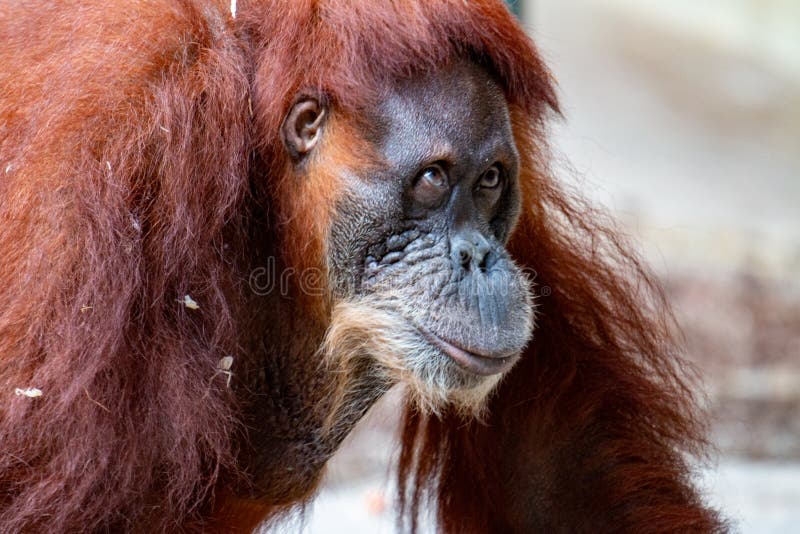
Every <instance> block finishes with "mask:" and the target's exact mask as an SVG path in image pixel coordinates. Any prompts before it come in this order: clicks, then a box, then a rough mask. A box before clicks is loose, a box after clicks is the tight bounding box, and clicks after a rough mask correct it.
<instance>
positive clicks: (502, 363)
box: [418, 327, 519, 376]
mask: <svg viewBox="0 0 800 534" xmlns="http://www.w3.org/2000/svg"><path fill="white" fill-rule="evenodd" d="M418 330H419V331H420V333H421V334H422V336H423V337H424V338H425V339H426V340H427V341H428V343H430V344H431V345H433V346H434V347H436V348H438V349H439V350H441V351H442V352H443V353H444V354H446V355H447V356H449V357H450V359H452V360H453V361H454V362H455V363H456V364H457V365H458V366H459V367H461V368H462V369H464V370H465V371H469V372H470V373H473V374H476V375H481V376H491V375H496V374H500V373H504V372H506V371H508V370H509V369H511V367H512V366H513V365H514V364H515V363H516V361H517V360H518V359H519V354H504V355H498V356H488V355H484V354H475V353H474V352H471V351H469V350H466V349H463V348H461V347H458V346H456V345H454V344H453V343H451V342H449V341H445V340H444V339H442V338H440V337H439V336H437V335H436V334H433V333H432V332H430V331H428V330H426V329H424V328H419V327H418Z"/></svg>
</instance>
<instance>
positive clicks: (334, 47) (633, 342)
mask: <svg viewBox="0 0 800 534" xmlns="http://www.w3.org/2000/svg"><path fill="white" fill-rule="evenodd" d="M0 44H2V46H0V65H2V68H0V258H1V259H0V356H1V357H2V366H0V396H2V397H3V401H2V403H0V532H31V531H37V532H54V531H62V532H73V531H83V532H91V531H120V530H129V531H154V532H156V531H178V530H180V531H188V530H199V529H208V528H210V525H212V523H210V521H211V520H213V519H214V517H215V516H216V517H217V518H219V517H223V516H224V517H226V518H228V519H229V520H231V521H232V523H221V525H222V526H220V523H217V524H216V525H217V526H219V528H220V529H221V530H227V529H239V530H247V529H249V528H252V527H253V526H255V525H256V524H257V523H258V522H259V521H261V520H262V519H264V518H265V517H268V516H269V515H270V514H275V513H277V512H278V511H280V510H283V509H285V507H286V506H291V505H292V504H293V503H298V502H299V503H302V502H303V500H304V499H307V498H309V497H310V496H311V494H312V492H313V488H314V483H313V482H314V481H316V480H318V478H319V475H318V472H317V471H319V470H317V471H315V472H314V473H312V474H311V475H309V477H310V478H309V480H311V481H312V483H308V484H306V485H299V483H298V482H297V480H299V479H297V478H293V477H296V476H299V475H297V474H296V473H295V474H290V473H288V472H287V471H286V470H285V469H284V470H283V471H280V473H282V475H280V476H278V475H275V476H274V477H272V478H270V479H269V480H268V481H267V485H268V486H270V487H272V488H273V489H274V490H275V493H274V495H278V496H279V497H274V498H272V500H269V499H267V500H264V499H262V501H258V500H257V499H255V498H254V499H253V500H247V499H246V498H244V499H243V500H238V501H236V502H237V503H238V504H237V505H236V506H233V505H231V506H227V505H226V503H227V502H228V501H227V500H226V499H227V498H228V497H226V496H227V495H235V496H239V495H246V493H247V492H243V491H240V490H239V489H238V488H243V487H244V488H247V487H250V484H251V482H252V481H253V480H254V479H256V478H257V477H258V476H259V473H260V472H266V473H272V472H271V471H268V470H258V469H255V468H249V467H248V468H247V469H245V467H244V465H245V463H246V462H245V460H246V459H247V458H248V455H250V456H256V455H257V451H260V452H258V454H260V455H261V456H260V457H259V458H260V460H259V461H260V462H262V463H257V462H256V463H255V464H253V465H257V466H264V465H266V466H269V465H274V464H280V462H282V461H283V458H284V457H283V456H281V455H280V454H279V451H278V449H275V450H273V449H269V448H268V449H267V450H261V449H263V447H259V444H260V443H272V441H269V440H266V439H262V438H258V439H257V438H256V436H255V434H254V430H253V429H254V427H255V426H256V424H255V423H254V421H255V422H257V423H258V425H260V426H261V427H263V428H261V431H262V432H263V433H265V434H266V435H270V433H271V432H272V433H274V434H275V435H280V433H281V432H284V431H285V432H290V431H295V432H300V431H306V430H308V432H309V434H314V432H315V431H316V429H315V428H314V427H310V426H309V427H305V426H303V425H302V424H300V425H299V426H298V425H297V424H293V420H292V419H291V418H288V417H285V416H284V415H283V414H284V412H282V411H280V410H278V409H277V408H273V407H272V406H273V404H267V401H266V400H264V399H267V398H268V399H269V400H270V402H273V403H277V404H274V406H277V405H278V404H280V406H283V404H281V403H279V402H278V401H284V400H285V401H286V402H287V403H288V402H289V401H291V402H300V403H302V402H306V403H309V404H307V407H309V409H310V407H313V406H316V405H315V404H313V403H314V402H316V397H314V396H313V394H316V393H313V394H312V393H308V395H312V396H310V397H307V398H306V397H303V395H304V394H305V393H306V392H316V391H317V387H316V386H317V385H318V383H323V382H324V381H325V380H330V378H329V377H330V372H329V371H324V370H323V371H318V368H319V365H318V363H319V362H317V361H315V358H317V357H318V355H319V350H318V349H319V347H320V346H321V345H322V344H323V334H324V330H325V327H326V326H327V325H328V324H329V322H330V316H331V310H330V309H329V306H328V302H327V300H326V299H325V298H320V297H303V296H301V295H294V296H296V297H297V298H296V299H295V300H291V302H290V303H284V304H282V305H283V306H284V307H282V308H280V312H276V311H274V308H275V302H274V301H272V300H258V299H254V298H253V297H252V294H251V292H250V290H249V288H247V286H246V284H247V280H248V277H249V274H250V273H251V272H252V271H253V268H254V267H256V266H257V265H259V263H258V261H260V259H259V253H260V252H259V251H262V250H264V249H268V250H276V251H279V252H280V260H281V262H282V264H283V265H289V266H293V267H296V268H303V267H308V266H313V267H318V268H322V269H324V254H325V250H324V248H325V233H326V229H327V224H328V222H329V221H330V219H331V217H332V216H333V211H334V208H333V206H335V205H336V200H337V198H336V197H337V191H338V190H337V187H338V184H337V183H336V181H335V180H332V179H327V178H326V176H327V175H326V174H325V173H319V174H317V175H316V176H317V177H316V179H314V180H310V181H304V182H302V183H299V181H298V179H297V178H298V176H297V175H296V174H295V173H294V171H293V170H292V167H291V165H290V164H289V161H288V160H287V155H286V153H285V150H284V149H283V146H282V145H281V142H280V138H279V135H278V132H279V128H280V124H281V121H282V120H283V117H284V115H285V113H286V111H287V110H288V108H289V106H290V104H291V102H292V100H293V99H294V98H295V95H296V94H298V92H301V91H313V92H315V93H317V94H320V95H324V96H325V98H326V99H327V101H328V102H329V103H330V106H331V108H332V109H333V112H334V113H335V114H338V116H344V117H352V118H354V120H355V119H356V118H357V117H358V116H359V112H360V110H363V109H366V108H369V107H370V106H372V105H373V104H374V103H375V99H376V96H377V95H379V94H380V92H381V90H382V89H383V88H385V87H386V86H387V85H388V84H392V83H394V81H395V80H398V79H401V78H406V77H408V76H412V75H414V74H415V73H418V72H422V71H427V70H430V69H434V68H437V67H439V66H442V65H445V64H447V63H448V62H451V61H453V60H455V59H456V58H470V59H472V60H474V61H478V62H480V63H481V64H482V65H484V66H485V68H487V69H488V70H490V72H492V74H493V75H494V76H495V77H496V79H497V80H498V82H499V83H500V85H501V87H502V88H503V90H504V92H505V94H506V97H507V100H508V102H509V106H510V107H511V108H512V112H513V114H514V118H515V127H516V138H517V144H518V148H519V149H520V152H521V154H522V157H523V163H524V165H523V169H524V171H523V176H522V177H521V181H522V194H523V199H524V209H523V213H522V214H521V218H520V225H519V226H518V228H517V230H516V232H515V234H514V236H513V239H512V247H511V251H512V254H513V255H514V257H515V259H516V260H517V261H518V262H519V263H520V264H522V265H524V266H526V267H528V268H530V269H534V270H535V272H536V273H537V277H536V283H537V284H538V286H539V287H543V286H547V287H548V288H550V289H551V290H552V294H551V295H550V296H548V297H546V298H542V299H540V308H539V312H540V320H539V321H538V330H537V333H536V335H535V337H534V339H533V341H532V343H531V344H530V346H529V349H528V350H527V352H526V354H525V355H524V357H523V359H522V361H521V362H520V363H519V364H518V365H517V366H516V367H515V368H514V369H513V371H512V372H511V374H510V375H509V376H507V377H506V378H505V379H504V381H503V382H502V383H501V384H500V386H499V387H498V389H497V390H496V392H495V393H494V394H493V395H492V397H491V401H490V403H489V405H488V411H487V413H486V415H485V418H484V421H483V422H479V421H477V420H469V421H467V422H465V420H464V418H463V413H462V412H463V410H459V409H456V408H452V409H451V408H441V407H440V409H439V410H438V413H433V412H436V410H421V409H419V408H420V407H425V406H429V405H431V404H435V405H439V403H438V401H435V400H433V401H432V400H431V397H432V396H433V397H435V396H436V392H435V391H431V390H429V389H427V390H426V389H425V388H424V387H421V388H417V390H418V392H421V393H419V394H418V395H416V396H415V399H414V400H413V401H411V402H410V404H409V406H408V408H407V410H406V417H405V423H404V435H403V453H402V455H401V459H400V470H399V473H400V482H401V487H402V488H403V490H402V492H401V493H402V495H401V496H402V497H403V499H402V505H403V506H402V507H401V508H402V510H401V513H402V514H403V517H404V518H405V524H406V525H407V526H412V527H413V525H414V516H415V514H416V512H417V510H418V508H419V506H420V505H421V503H422V499H423V498H424V497H425V495H435V496H436V497H438V498H437V500H436V502H437V506H438V517H439V520H440V523H441V526H442V528H443V529H445V530H446V531H449V532H487V531H508V530H518V531H531V530H532V529H537V528H538V529H540V530H543V531H553V530H559V529H560V530H564V531H571V532H576V531H592V532H596V531H611V530H614V531H630V532H636V531H638V532H688V531H703V532H707V531H712V530H715V529H720V528H722V527H721V526H720V525H721V524H720V523H719V521H718V519H717V517H716V515H715V514H714V513H713V512H712V511H709V510H708V509H706V508H705V507H704V506H703V505H702V503H701V502H700V501H699V497H698V495H697V494H696V492H695V490H694V489H693V487H692V486H691V483H690V480H689V475H690V471H689V468H688V463H687V460H686V458H685V457H684V455H683V453H685V452H688V453H699V452H701V451H702V449H703V445H704V442H703V440H702V435H703V434H702V432H703V425H702V424H701V421H700V420H699V419H698V416H697V411H696V410H697V409H696V405H695V401H694V398H693V395H692V387H691V382H690V381H688V379H687V375H686V373H685V372H684V371H683V369H685V366H684V365H683V364H682V362H681V360H680V359H679V358H678V356H677V355H676V344H675V341H674V340H673V339H672V337H671V334H670V332H671V330H670V317H669V313H668V311H667V307H666V305H665V303H664V301H663V297H662V295H661V293H660V290H659V289H658V287H657V285H656V284H655V283H654V282H653V281H652V279H651V278H650V276H649V275H648V274H647V272H646V271H645V270H644V269H643V268H642V267H641V264H640V263H639V260H638V259H637V258H636V257H635V256H633V255H632V254H631V253H629V252H628V248H627V246H626V245H625V244H624V242H622V241H621V240H620V238H619V237H618V236H617V234H616V233H615V232H613V231H611V230H608V229H607V228H606V227H605V226H603V225H602V222H601V221H602V218H601V217H598V215H597V214H596V213H595V212H593V211H591V210H589V209H587V208H586V206H584V205H582V204H581V203H580V202H578V201H576V200H575V197H574V196H573V195H570V194H568V193H565V192H564V191H563V190H562V189H561V188H560V187H559V186H558V185H557V184H555V183H554V182H553V180H552V179H551V178H550V177H549V175H548V173H547V168H546V165H545V163H544V162H545V161H546V152H545V150H544V145H543V144H542V143H543V141H542V139H543V127H544V121H545V119H546V115H547V110H549V109H556V108H557V104H556V99H555V96H554V90H553V86H552V80H551V79H550V76H549V75H548V73H547V70H546V69H545V67H544V66H543V64H542V62H541V60H540V59H539V56H538V55H537V53H536V51H535V49H534V47H533V45H532V44H531V43H530V41H529V40H528V39H527V37H526V36H525V35H524V33H523V31H522V30H521V29H520V27H519V26H518V25H517V24H516V22H515V21H514V19H513V17H512V16H511V15H510V14H509V13H508V11H507V10H506V8H505V7H504V6H503V5H502V3H501V2H499V1H495V0H470V1H464V0H426V1H420V2H416V1H407V2H395V1H392V2H389V1H387V2H362V1H354V0H292V1H288V0H249V1H247V0H242V1H240V2H238V5H237V12H236V17H235V19H234V18H232V17H231V12H230V5H229V2H228V1H227V0H226V1H222V0H220V1H213V0H181V1H174V0H127V1H116V2H108V1H103V2H100V1H85V0H81V1H78V0H65V1H61V2H48V1H41V0H40V1H27V2H4V3H2V5H0ZM356 122H357V121H356ZM358 143H359V141H358V140H354V141H342V146H341V147H340V151H341V154H339V155H338V156H337V157H340V158H350V159H351V160H353V161H358V160H359V154H361V153H363V151H362V150H361V149H360V147H359V145H358ZM361 160H362V161H363V158H361ZM363 164H364V165H366V164H368V163H367V162H363ZM265 214H266V215H265ZM265 221H266V222H265ZM295 290H296V288H295ZM186 295H189V296H190V300H186V299H185V296H186ZM191 302H196V303H197V305H198V306H199V307H197V308H196V309H195V306H193V305H190V306H187V303H191ZM337 313H358V312H357V311H356V312H353V311H352V310H351V311H350V312H348V311H347V310H339V311H337ZM281 314H283V315H281ZM253 317H266V318H268V319H273V320H272V321H268V320H265V321H264V322H262V323H259V322H258V321H256V320H254V319H252V318H253ZM376 320H380V318H377V319H376ZM387 320H388V319H387ZM276 321H282V322H278V323H277V324H279V327H275V328H279V330H278V332H277V333H276V335H275V336H273V338H271V339H269V340H268V341H271V342H272V341H274V344H272V345H270V344H267V343H266V342H264V343H259V342H257V341H256V340H258V339H259V338H260V336H262V335H264V332H265V331H267V330H262V327H263V325H264V324H272V323H276ZM388 321H389V323H390V322H391V321H390V320H388ZM287 325H292V326H297V325H300V326H301V327H302V329H301V330H299V331H298V330H287V328H288V326H287ZM309 325H311V326H309ZM378 326H379V325H378ZM306 327H307V328H306ZM376 328H377V326H376ZM280 329H283V330H280ZM287 332H295V333H296V332H300V334H299V335H296V337H297V338H298V339H299V340H300V341H301V342H302V343H303V344H305V345H308V346H309V347H311V349H309V350H307V351H305V352H302V351H300V350H299V349H297V350H296V351H295V352H296V353H297V354H292V359H291V360H289V359H281V358H282V357H283V358H286V357H287V355H286V354H282V353H280V351H278V350H277V349H275V348H274V347H276V346H277V347H280V346H281V345H279V344H278V343H279V342H281V340H278V339H277V337H278V336H279V335H280V336H282V337H283V338H285V337H287V336H288V334H287ZM330 335H331V336H333V337H329V339H333V338H334V337H336V335H337V333H336V332H335V331H333V332H332V333H331V334H330ZM393 335H394V334H393ZM351 341H352V342H355V343H358V342H360V341H359V340H357V339H353V340H351ZM379 341H380V340H379V339H377V340H374V339H373V340H372V341H370V343H373V342H375V343H377V342H379ZM394 346H396V343H395V344H394ZM410 348H411V347H410ZM229 357H232V358H233V359H232V361H231V360H230V359H226V358H229ZM264 362H270V363H269V365H265V364H264ZM290 365H296V366H305V367H304V368H303V372H299V371H296V372H295V371H293V372H292V373H289V372H288V371H287V374H286V375H285V376H288V377H295V378H293V379H292V380H295V379H296V380H297V381H298V382H297V383H293V382H292V383H285V384H281V383H280V381H281V380H284V378H283V377H284V375H281V374H277V372H275V373H271V370H275V369H281V370H283V369H284V367H282V366H290ZM265 369H266V371H265ZM221 371H225V372H230V373H232V375H233V377H234V380H233V383H232V385H231V386H230V387H228V378H230V376H229V375H227V374H226V373H223V372H221ZM259 372H260V373H261V378H258V376H259ZM265 373H266V377H265V376H264V374H265ZM313 373H317V374H316V375H315V374H313ZM320 373H321V374H320ZM401 374H402V372H401ZM311 376H313V377H316V378H315V379H314V380H316V382H311V381H308V380H306V379H305V378H302V379H300V378H297V377H311ZM286 380H289V379H288V378H287V379H286ZM275 382H278V385H277V386H276V385H274V383H275ZM265 383H268V384H271V386H270V388H266V386H264V384H265ZM281 386H284V389H282V388H281ZM381 387H382V385H381V384H378V385H377V389H376V391H377V392H379V391H380V390H381V389H380V388H381ZM17 388H19V389H21V390H25V389H26V388H38V389H39V390H41V392H42V394H41V396H39V397H31V396H26V395H15V394H14V392H15V390H16V389H17ZM286 388H288V390H289V391H293V392H295V393H294V394H293V396H291V397H285V398H284V397H279V398H277V399H276V396H279V395H280V392H282V391H285V390H286ZM298 391H299V393H298ZM376 391H372V392H371V393H370V394H375V393H376ZM298 399H299V400H298ZM309 399H310V400H309ZM259 402H261V403H263V404H259ZM456 404H457V405H458V403H456ZM319 406H323V407H326V406H335V404H325V403H322V404H319ZM362 408H363V407H362ZM306 411H308V410H306ZM302 412H303V410H298V412H297V413H302ZM245 413H258V414H260V415H261V416H263V417H260V418H259V419H257V420H254V419H253V418H250V419H246V418H245V416H244V415H243V414H245ZM359 413H361V412H359ZM264 414H266V415H264ZM322 415H323V420H329V419H330V417H329V416H330V413H328V414H327V415H328V417H325V414H322ZM245 421H246V424H245ZM310 421H312V422H313V421H315V420H314V419H311V420H310ZM352 422H353V421H350V422H349V424H352ZM303 424H305V423H303ZM308 424H311V423H308ZM348 428H349V426H348V425H345V426H343V427H341V432H346V431H347V429H348ZM300 437H301V438H302V436H300ZM276 439H277V438H276ZM335 442H336V441H335V440H334V441H332V442H331V443H335ZM276 443H277V441H276ZM310 450H311V451H312V452H310V453H305V454H311V455H312V456H310V457H309V456H306V457H303V458H304V460H309V462H306V463H307V465H316V464H317V463H319V464H324V461H325V459H326V458H327V456H326V455H327V454H328V452H330V451H328V450H327V448H324V449H314V448H311V449H310ZM314 451H325V452H324V454H323V452H314ZM311 460H314V461H311ZM270 462H272V463H270ZM304 465H305V464H304ZM320 469H321V468H320ZM275 472H276V473H277V472H278V471H275ZM265 476H266V475H265ZM270 476H272V475H270ZM304 480H305V479H304ZM284 497H286V499H287V500H286V501H283V500H281V499H283V498H284ZM237 498H238V497H237ZM220 510H224V512H221V511H220Z"/></svg>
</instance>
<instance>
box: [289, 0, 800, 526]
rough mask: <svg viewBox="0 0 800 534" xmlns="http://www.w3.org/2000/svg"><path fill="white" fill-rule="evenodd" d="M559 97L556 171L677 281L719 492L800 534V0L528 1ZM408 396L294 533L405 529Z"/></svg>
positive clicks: (739, 520) (354, 446)
mask: <svg viewBox="0 0 800 534" xmlns="http://www.w3.org/2000/svg"><path fill="white" fill-rule="evenodd" d="M513 8H514V9H515V11H516V12H517V13H518V14H519V15H520V17H521V20H522V21H523V24H524V25H525V26H526V27H527V28H528V29H529V31H530V33H531V35H532V36H533V37H534V39H535V40H536V42H537V44H538V45H539V47H540V49H541V51H542V53H543V55H544V56H545V58H546V59H547V61H548V63H549V64H550V66H551V68H552V70H553V72H554V74H555V76H556V78H557V79H558V81H559V85H560V93H561V94H560V96H561V103H562V106H563V109H564V115H565V119H564V120H563V121H562V122H559V123H557V124H554V125H553V132H552V133H553V141H554V146H555V148H556V152H557V162H556V169H555V170H556V172H558V173H559V174H560V175H562V178H563V179H564V180H567V181H571V182H575V181H577V182H578V184H579V186H580V187H581V188H582V189H583V190H584V191H585V192H586V193H587V194H588V195H590V196H591V197H593V198H595V199H596V200H597V201H598V202H601V203H603V204H605V205H606V206H607V207H608V208H609V209H610V210H611V211H612V212H613V213H615V215H616V216H617V217H618V218H619V219H620V221H621V222H622V223H623V225H624V226H625V227H626V228H627V230H628V231H629V232H630V233H631V234H632V235H633V236H635V237H636V238H637V239H638V240H639V242H640V243H641V246H642V249H643V251H644V253H645V254H646V255H647V257H648V258H649V260H650V262H651V264H652V265H653V267H654V268H655V269H656V271H657V272H658V273H659V274H660V275H661V276H662V277H663V280H664V283H665V284H666V287H667V289H668V292H669V294H670V297H671V299H672V301H673V303H674V306H675V310H676V313H677V315H678V317H679V320H680V322H681V324H682V327H683V329H684V332H685V334H686V337H687V342H688V349H689V357H690V358H691V359H692V360H694V361H695V362H696V363H697V365H698V366H699V368H700V369H701V371H702V374H703V376H704V380H705V385H706V389H707V391H708V402H709V409H710V412H711V414H712V418H713V439H714V440H715V442H716V443H717V445H718V448H719V454H718V457H717V460H716V462H715V463H714V464H712V465H708V466H704V467H703V468H702V470H701V480H700V483H701V486H702V487H703V488H704V489H705V492H706V495H707V498H708V499H709V500H710V501H711V502H713V503H715V504H716V505H717V506H719V507H720V508H721V509H722V510H723V511H724V513H725V514H726V515H727V516H728V517H730V518H731V519H732V520H733V522H734V523H735V524H736V525H737V526H738V529H739V531H741V532H743V533H784V532H785V533H789V532H800V530H799V529H800V527H798V525H800V2H799V1H797V0H671V1H669V2H667V1H660V2H655V1H649V2H642V1H641V0H529V1H523V0H520V1H518V2H516V3H514V5H513ZM394 402H396V395H390V396H389V398H387V399H385V400H384V401H383V402H381V404H380V405H379V406H377V407H376V409H375V410H374V411H373V412H372V413H371V415H370V417H369V418H368V419H367V420H366V421H364V422H363V423H362V424H361V425H360V427H359V428H358V430H357V432H355V433H354V435H353V436H351V438H349V439H348V442H347V446H346V447H345V448H344V449H343V450H342V451H341V452H340V453H339V454H338V456H337V458H336V459H335V461H334V462H333V463H332V465H331V467H330V470H329V473H328V476H327V482H326V485H325V487H324V489H323V491H322V493H321V496H320V498H319V499H318V500H317V502H316V503H315V504H314V505H313V506H312V507H311V509H309V510H308V511H307V514H306V516H305V519H304V520H302V521H300V520H298V521H297V522H296V524H291V525H290V524H287V525H285V526H284V527H281V530H283V529H285V530H286V531H287V532H297V531H298V530H302V531H303V532H310V533H337V532H343V533H345V532H346V533H348V534H352V533H355V532H357V533H372V532H375V533H377V532H385V533H389V532H394V524H393V519H394V516H393V511H392V508H391V489H390V485H391V483H390V478H389V475H388V473H389V467H388V465H389V459H390V457H391V455H392V454H393V452H394V442H393V431H394V423H395V419H394V417H395V416H396V415H397V410H396V409H394V404H393V403H394Z"/></svg>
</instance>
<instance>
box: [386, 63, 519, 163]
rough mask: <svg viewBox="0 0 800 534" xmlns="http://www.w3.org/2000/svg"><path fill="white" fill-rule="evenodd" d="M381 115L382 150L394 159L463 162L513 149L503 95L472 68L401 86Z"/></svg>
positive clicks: (445, 71) (388, 98)
mask: <svg viewBox="0 0 800 534" xmlns="http://www.w3.org/2000/svg"><path fill="white" fill-rule="evenodd" d="M378 115H379V116H378V122H379V124H380V125H381V126H382V128H380V130H382V135H381V138H382V143H380V144H381V145H382V146H383V149H384V153H385V154H386V155H387V156H389V157H390V159H396V158H398V157H399V158H400V159H406V158H412V159H417V158H424V157H427V155H429V154H430V153H431V152H434V153H435V152H441V153H442V154H441V156H442V158H445V157H458V158H459V159H463V158H465V157H468V156H480V155H481V152H483V151H486V152H487V153H488V152H491V151H496V150H497V149H498V148H503V147H505V146H510V145H511V144H512V143H513V141H512V133H511V125H510V120H509V116H508V107H507V104H506V100H505V96H504V94H503V92H502V90H501V89H500V87H499V86H498V85H497V84H496V83H495V82H494V80H493V79H492V78H491V76H489V74H488V73H487V72H486V71H484V70H483V69H482V68H480V67H478V66H476V65H474V64H471V63H458V64H456V65H452V66H450V67H447V68H445V69H442V70H440V71H437V72H434V73H431V74H427V75H424V76H421V77H419V78H415V79H412V80H408V81H405V82H402V83H400V84H399V85H397V86H396V87H394V88H393V89H392V90H391V91H389V92H388V93H387V94H386V96H385V98H384V100H383V102H382V103H381V105H380V106H379V109H378ZM423 152H424V153H425V154H422V153H423ZM403 156H405V157H403Z"/></svg>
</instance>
